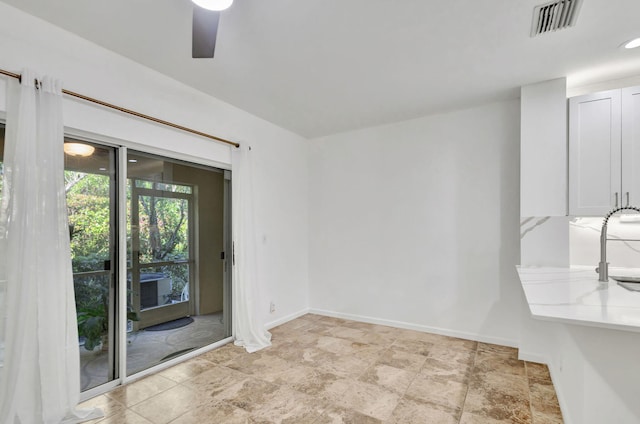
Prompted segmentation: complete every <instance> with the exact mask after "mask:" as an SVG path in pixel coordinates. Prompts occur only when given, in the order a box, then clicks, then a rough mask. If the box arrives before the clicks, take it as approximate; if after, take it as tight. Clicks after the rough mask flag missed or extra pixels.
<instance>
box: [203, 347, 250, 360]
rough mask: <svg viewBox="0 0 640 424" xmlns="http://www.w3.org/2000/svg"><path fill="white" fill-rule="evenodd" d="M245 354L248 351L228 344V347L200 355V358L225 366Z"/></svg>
mask: <svg viewBox="0 0 640 424" xmlns="http://www.w3.org/2000/svg"><path fill="white" fill-rule="evenodd" d="M245 352H246V351H245V350H244V349H243V348H241V347H239V346H235V345H234V344H233V343H227V344H226V345H224V346H221V347H219V348H217V349H213V350H210V351H209V352H206V353H203V354H202V355H200V358H202V359H206V360H207V361H211V362H213V363H216V364H224V363H226V362H228V361H230V360H231V359H233V358H235V357H236V356H238V355H240V354H243V353H245Z"/></svg>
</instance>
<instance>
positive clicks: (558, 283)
mask: <svg viewBox="0 0 640 424" xmlns="http://www.w3.org/2000/svg"><path fill="white" fill-rule="evenodd" d="M517 268H518V275H519V276H520V282H521V283H522V288H523V289H524V293H525V296H526V298H527V302H528V303H529V309H530V310H531V314H532V316H533V317H534V318H538V319H543V320H549V321H559V322H565V323H569V324H577V325H586V326H593V327H602V328H610V329H615V330H625V331H636V332H640V292H635V291H629V290H627V289H625V288H623V287H621V286H619V285H618V283H617V282H616V281H614V280H612V279H609V282H608V283H601V282H599V281H598V274H597V273H596V272H595V271H594V270H595V267H590V268H586V267H579V268H546V267H544V268H534V267H522V266H519V267H517ZM609 275H627V276H640V269H629V268H626V269H616V268H610V269H609Z"/></svg>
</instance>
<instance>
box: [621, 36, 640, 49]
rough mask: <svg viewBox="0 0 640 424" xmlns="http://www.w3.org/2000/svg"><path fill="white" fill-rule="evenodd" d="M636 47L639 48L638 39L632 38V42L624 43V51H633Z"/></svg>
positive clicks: (639, 41) (639, 42)
mask: <svg viewBox="0 0 640 424" xmlns="http://www.w3.org/2000/svg"><path fill="white" fill-rule="evenodd" d="M636 47H640V38H634V39H633V40H631V41H628V42H626V43H624V48H625V49H635V48H636Z"/></svg>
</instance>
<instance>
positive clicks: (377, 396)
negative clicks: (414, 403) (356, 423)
mask: <svg viewBox="0 0 640 424" xmlns="http://www.w3.org/2000/svg"><path fill="white" fill-rule="evenodd" d="M399 400H400V396H399V395H398V394H397V393H394V392H392V391H390V390H387V389H385V388H383V387H380V386H376V385H374V384H370V383H365V382H362V381H355V380H350V381H349V382H348V385H347V390H346V391H345V392H344V394H343V396H342V398H341V399H340V402H339V406H341V407H343V408H347V409H354V410H356V411H358V412H360V413H362V414H365V415H368V416H370V417H373V418H377V419H379V420H382V421H385V420H387V419H388V418H389V417H391V413H392V412H393V410H394V409H395V408H396V406H397V405H398V401H399Z"/></svg>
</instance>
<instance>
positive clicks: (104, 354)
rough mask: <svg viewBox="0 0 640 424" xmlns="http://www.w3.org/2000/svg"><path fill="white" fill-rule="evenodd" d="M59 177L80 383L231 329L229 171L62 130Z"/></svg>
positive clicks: (84, 385)
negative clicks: (81, 137)
mask: <svg viewBox="0 0 640 424" xmlns="http://www.w3.org/2000/svg"><path fill="white" fill-rule="evenodd" d="M3 152H4V127H3V126H2V125H0V177H1V176H2V171H3ZM125 163H126V166H122V164H125ZM64 179H65V190H66V197H67V208H68V215H69V236H70V240H71V257H72V267H73V283H74V289H75V299H76V310H77V319H78V335H79V340H78V343H79V347H80V367H81V389H82V390H83V391H86V390H91V389H96V390H100V389H99V388H98V387H99V386H101V385H103V384H106V383H109V382H112V381H114V380H118V379H120V378H124V377H126V376H131V375H134V374H136V373H138V372H141V371H144V370H147V369H149V368H152V367H154V366H156V365H159V364H162V363H163V362H165V361H168V360H170V359H173V358H176V357H178V356H180V355H183V354H185V353H187V352H191V351H193V350H196V349H199V348H202V347H204V346H207V345H210V344H212V343H215V342H217V341H220V340H222V339H224V338H227V337H229V336H230V335H231V322H230V316H231V314H230V296H231V290H230V281H231V279H230V275H229V271H230V264H227V259H226V258H227V257H229V255H228V254H226V251H228V250H229V247H228V246H229V245H230V240H229V231H230V230H229V229H230V218H229V217H230V201H229V200H230V173H229V172H228V171H223V170H220V169H216V168H212V167H207V166H201V165H197V164H192V163H186V162H181V161H177V160H172V159H169V158H166V157H160V156H155V155H150V154H146V153H143V152H134V151H128V150H127V149H126V148H123V147H118V146H108V145H103V144H101V143H96V142H89V141H85V140H74V139H72V138H65V171H64ZM119 182H122V184H121V185H119ZM1 196H2V179H1V178H0V198H1ZM118 202H121V203H120V204H119V203H118ZM119 234H126V236H122V235H121V236H119ZM125 251H126V252H125ZM125 253H126V255H125ZM125 257H126V261H125V259H124V258H125ZM118 258H122V263H119V262H118ZM119 276H123V277H121V278H119ZM124 276H126V278H124ZM119 299H126V305H123V304H119V302H118V301H119ZM122 303H125V302H124V301H123V302H122ZM120 311H121V312H120ZM122 315H126V317H123V316H122ZM120 322H126V323H127V324H126V325H122V326H119V323H120ZM120 340H122V341H123V342H125V343H126V347H121V346H119V344H118V343H119V341H120ZM121 352H126V354H125V355H124V356H123V357H121V356H119V354H120V353H121ZM125 364H126V367H125ZM114 384H115V383H114Z"/></svg>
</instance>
